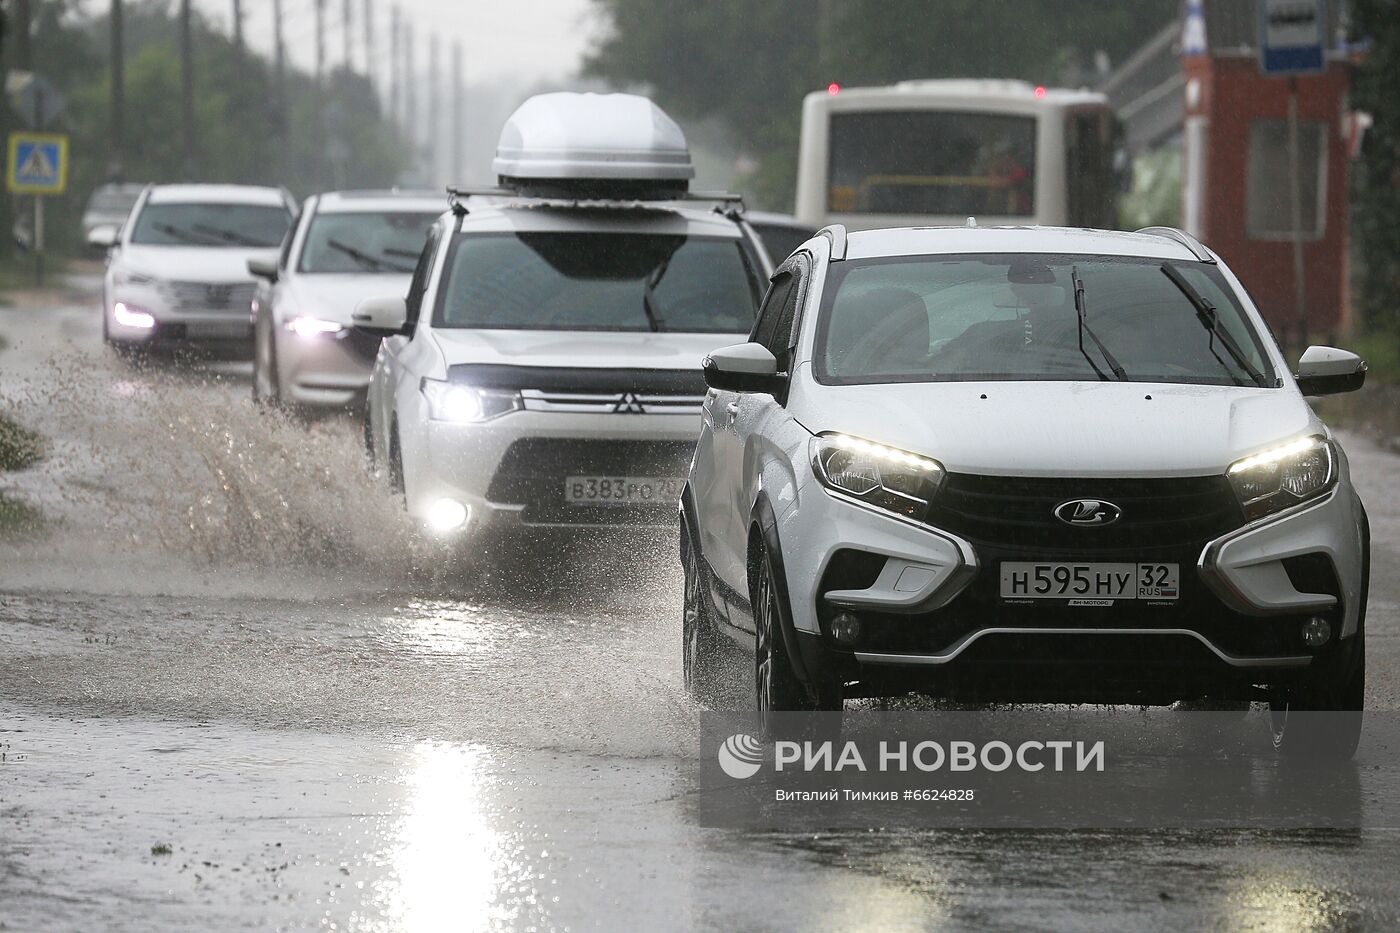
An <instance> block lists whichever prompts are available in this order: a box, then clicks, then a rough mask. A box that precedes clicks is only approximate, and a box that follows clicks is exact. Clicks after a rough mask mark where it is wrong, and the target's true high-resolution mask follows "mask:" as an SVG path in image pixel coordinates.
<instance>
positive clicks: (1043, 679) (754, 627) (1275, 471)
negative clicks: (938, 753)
mask: <svg viewBox="0 0 1400 933" xmlns="http://www.w3.org/2000/svg"><path fill="white" fill-rule="evenodd" d="M1298 370H1299V371H1298V373H1297V374H1296V375H1294V374H1290V373H1289V371H1288V366H1287V363H1286V361H1285V359H1284V357H1283V356H1282V354H1281V353H1280V351H1279V349H1278V348H1277V346H1276V345H1275V343H1274V341H1273V340H1272V338H1271V337H1270V335H1269V331H1268V329H1267V327H1266V325H1265V322H1264V320H1263V318H1262V317H1261V316H1260V313H1259V311H1258V309H1256V308H1255V306H1254V304H1253V302H1252V301H1251V300H1250V298H1249V296H1248V294H1247V293H1246V291H1245V289H1244V288H1243V287H1242V286H1241V284H1240V282H1239V281H1238V280H1237V279H1236V278H1235V276H1234V275H1233V274H1232V273H1231V272H1230V270H1229V269H1228V268H1227V267H1226V265H1225V263H1224V262H1222V261H1221V260H1220V259H1219V257H1217V256H1216V255H1215V254H1213V253H1212V252H1210V251H1209V250H1208V249H1206V248H1204V247H1203V246H1202V245H1201V244H1200V243H1198V242H1197V241H1196V240H1194V239H1193V238H1191V237H1190V236H1188V235H1186V234H1184V233H1182V232H1180V231H1177V230H1171V229H1167V228H1148V229H1146V230H1142V231H1139V232H1137V233H1112V232H1102V231H1090V230H1069V229H1054V228H1024V227H1017V228H1013V227H1006V228H987V227H980V228H979V227H976V226H975V224H972V223H970V224H969V226H968V227H966V228H924V229H898V230H873V231H868V232H860V233H851V234H850V235H849V237H848V236H847V234H846V232H845V230H844V229H843V228H841V227H839V226H838V227H828V228H826V229H824V230H822V231H821V232H820V234H819V235H818V236H816V237H814V238H813V239H811V240H809V241H807V242H806V243H805V244H804V245H803V246H802V247H800V248H799V249H798V250H797V251H796V252H795V253H794V254H793V255H792V256H791V257H789V258H788V259H787V260H786V261H785V262H784V263H782V265H781V266H780V267H779V268H778V270H777V272H776V273H775V274H774V276H773V277H772V284H771V286H770V288H769V289H768V292H767V297H766V298H765V299H764V301H763V304H762V306H761V308H760V311H759V317H758V321H757V324H756V326H755V328H754V330H753V333H752V334H751V336H750V342H748V343H743V344H738V345H735V346H732V347H727V348H724V349H721V350H716V351H715V352H713V353H711V354H710V356H709V358H708V359H707V360H706V361H705V378H706V381H707V383H708V385H709V389H710V391H709V394H708V395H707V397H706V400H705V405H704V424H703V427H702V430H701V434H700V440H699V445H698V448H697V450H696V453H695V459H694V463H693V465H692V467H691V471H690V476H689V479H688V481H687V483H686V488H685V490H684V493H683V498H682V520H683V524H682V529H681V557H682V563H683V566H684V569H685V576H686V587H685V607H684V616H683V629H684V632H683V642H684V645H683V660H684V668H685V676H686V683H687V686H688V687H689V688H690V690H691V691H692V693H693V694H695V695H696V696H697V697H699V698H701V699H702V700H704V699H710V698H712V697H714V696H715V695H716V694H717V691H718V690H719V689H720V684H719V683H718V680H719V678H720V677H721V674H720V671H722V669H723V666H722V665H717V664H714V663H712V661H713V659H714V658H715V657H716V656H717V655H718V654H719V653H720V652H721V650H723V649H724V648H725V645H726V642H725V641H723V640H722V639H726V638H727V639H732V640H733V641H736V642H738V643H739V644H740V645H742V646H745V647H746V648H747V649H748V650H750V651H751V652H753V655H754V671H755V694H756V701H757V705H758V707H759V710H760V712H766V711H773V710H803V709H839V708H840V705H841V703H842V701H843V699H844V698H848V697H861V696H879V695H890V694H897V693H904V692H909V691H916V692H921V693H925V694H929V695H932V696H935V697H939V698H946V699H951V700H955V701H964V702H1071V703H1074V702H1096V703H1133V704H1169V703H1173V702H1176V701H1183V700H1184V701H1220V702H1225V703H1239V702H1242V701H1255V700H1259V701H1267V702H1269V703H1270V704H1271V705H1272V708H1273V710H1274V714H1273V716H1272V717H1270V719H1271V722H1272V724H1273V727H1274V733H1275V741H1276V742H1277V743H1279V745H1280V747H1281V748H1284V749H1289V748H1297V747H1307V748H1317V747H1318V746H1319V743H1320V745H1321V747H1322V748H1323V749H1324V750H1325V751H1328V752H1332V753H1337V754H1341V755H1350V754H1351V752H1352V750H1354V748H1355V745H1356V741H1357V735H1358V730H1359V728H1360V710H1361V704H1362V695H1363V689H1364V684H1365V649H1364V634H1365V618H1366V589H1367V563H1368V553H1369V533H1368V529H1367V523H1366V514H1365V511H1364V510H1363V508H1362V504H1361V501H1360V499H1359V498H1358V496H1357V494H1356V491H1355V489H1354V488H1353V487H1352V485H1351V482H1350V479H1349V477H1348V469H1347V460H1346V455H1345V453H1344V452H1343V450H1342V448H1341V445H1340V444H1339V443H1338V442H1337V439H1336V438H1335V437H1333V435H1332V432H1331V431H1329V430H1328V428H1327V426H1326V425H1324V424H1323V423H1322V422H1321V421H1319V420H1318V418H1317V417H1316V416H1315V415H1314V414H1313V412H1312V410H1311V408H1310V407H1309V405H1308V403H1307V402H1306V401H1305V400H1304V397H1305V396H1316V395H1324V394H1328V393H1332V392H1343V391H1349V390H1352V389H1356V388H1358V387H1359V386H1360V385H1361V383H1362V381H1363V379H1364V377H1365V365H1364V363H1363V362H1362V361H1361V360H1360V359H1359V358H1358V357H1356V356H1355V355H1353V354H1351V353H1347V352H1345V351H1342V350H1335V349H1331V348H1326V347H1312V348H1309V349H1308V350H1307V352H1306V353H1304V354H1303V356H1302V359H1301V363H1300V365H1299V367H1298ZM1290 710H1291V711H1292V716H1291V718H1290ZM1298 710H1312V711H1317V710H1321V711H1334V712H1342V713H1346V714H1347V715H1345V716H1341V717H1331V718H1322V719H1318V718H1317V717H1310V716H1307V715H1299V714H1298V712H1297V711H1298ZM1290 723H1291V725H1290Z"/></svg>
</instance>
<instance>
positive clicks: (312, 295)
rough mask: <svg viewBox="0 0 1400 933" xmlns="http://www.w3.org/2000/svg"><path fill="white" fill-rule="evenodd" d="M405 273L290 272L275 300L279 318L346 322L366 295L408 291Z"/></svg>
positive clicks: (382, 296)
mask: <svg viewBox="0 0 1400 933" xmlns="http://www.w3.org/2000/svg"><path fill="white" fill-rule="evenodd" d="M409 279H410V276H407V275H305V274H302V275H296V274H294V275H292V276H290V277H289V278H288V279H287V280H286V284H285V286H284V289H283V291H282V294H281V296H280V297H279V299H278V308H279V309H280V313H281V314H282V315H283V317H289V316H291V315H293V314H305V315H309V316H311V317H317V318H320V319H321V320H324V321H336V322H337V323H340V324H349V323H350V315H351V313H352V312H354V310H355V307H356V306H357V305H358V304H359V303H360V302H362V301H364V300H365V299H366V298H385V297H388V296H390V295H397V296H400V297H401V296H403V295H407V294H408V282H409Z"/></svg>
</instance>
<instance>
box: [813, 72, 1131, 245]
mask: <svg viewBox="0 0 1400 933" xmlns="http://www.w3.org/2000/svg"><path fill="white" fill-rule="evenodd" d="M1117 143H1118V124H1117V121H1116V120H1115V119H1114V117H1113V113H1112V111H1111V110H1110V109H1109V106H1108V102H1107V99H1106V98H1105V97H1104V95H1102V94H1099V93H1096V92H1093V91H1072V90H1063V89H1058V88H1044V87H1032V86H1031V85H1030V84H1027V83H1025V82H1023V81H1000V80H939V81H902V82H900V83H899V84H895V85H892V86H890V87H863V88H839V87H838V86H837V85H834V84H833V85H832V86H831V87H830V88H828V89H827V90H825V91H817V92H815V93H812V94H808V95H807V98H806V100H805V101H804V102H803V106H802V142H801V148H800V152H799V156H798V166H797V209H796V215H797V218H798V220H800V221H803V222H804V223H808V224H811V225H813V226H823V225H825V224H829V223H842V224H845V225H846V226H847V227H849V228H851V229H853V230H860V229H871V228H874V227H901V226H916V225H942V224H961V223H963V222H965V221H966V219H967V218H968V217H969V216H972V217H976V218H977V219H978V220H979V221H983V220H985V221H986V222H990V223H999V224H1021V223H1024V224H1056V225H1067V226H1075V227H1103V228H1111V227H1114V226H1116V225H1117V194H1118V190H1119V184H1118V175H1117V172H1116V171H1115V160H1116V152H1117V150H1118V145H1117Z"/></svg>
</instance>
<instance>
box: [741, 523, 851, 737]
mask: <svg viewBox="0 0 1400 933" xmlns="http://www.w3.org/2000/svg"><path fill="white" fill-rule="evenodd" d="M755 561H756V563H757V567H756V568H755V570H756V573H754V575H753V580H754V582H753V592H752V597H753V620H754V699H755V702H756V705H757V707H758V714H759V718H760V720H762V722H763V727H764V731H765V733H766V734H767V735H769V736H771V735H772V733H773V729H772V723H771V720H770V718H769V717H770V715H771V714H773V713H783V712H815V711H818V710H839V709H841V686H840V685H839V684H813V685H810V689H809V688H808V687H806V686H804V685H803V684H802V682H801V681H799V680H798V679H797V672H796V671H795V670H794V668H793V663H792V658H791V657H790V656H789V654H788V648H787V642H786V640H785V639H784V638H783V632H782V622H781V615H780V614H781V613H782V612H783V610H784V608H785V607H784V606H783V605H782V602H781V599H782V597H781V594H780V593H779V591H778V587H777V585H776V582H775V581H776V574H774V572H773V563H772V561H771V560H770V559H769V556H768V552H767V549H766V548H762V547H760V548H759V550H758V552H757V554H756V555H755Z"/></svg>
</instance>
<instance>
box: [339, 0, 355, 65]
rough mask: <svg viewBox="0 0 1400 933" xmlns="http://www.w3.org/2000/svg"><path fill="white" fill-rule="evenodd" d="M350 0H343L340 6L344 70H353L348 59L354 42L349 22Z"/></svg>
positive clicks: (351, 26) (353, 31)
mask: <svg viewBox="0 0 1400 933" xmlns="http://www.w3.org/2000/svg"><path fill="white" fill-rule="evenodd" d="M350 5H351V0H344V2H343V3H342V4H341V6H340V32H341V36H340V38H341V44H342V45H344V46H345V70H346V71H354V70H355V69H354V66H353V65H352V63H351V60H350V47H351V46H352V45H353V44H354V42H355V35H354V33H355V30H354V28H353V23H351V12H350Z"/></svg>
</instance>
